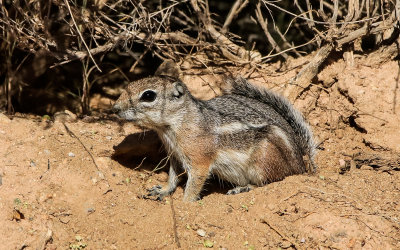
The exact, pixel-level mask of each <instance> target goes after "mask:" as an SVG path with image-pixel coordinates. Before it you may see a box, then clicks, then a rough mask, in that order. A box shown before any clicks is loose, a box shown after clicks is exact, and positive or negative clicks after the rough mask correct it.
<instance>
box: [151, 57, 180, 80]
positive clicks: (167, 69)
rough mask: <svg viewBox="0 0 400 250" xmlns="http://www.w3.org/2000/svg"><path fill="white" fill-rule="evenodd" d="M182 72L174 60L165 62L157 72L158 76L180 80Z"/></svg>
mask: <svg viewBox="0 0 400 250" xmlns="http://www.w3.org/2000/svg"><path fill="white" fill-rule="evenodd" d="M180 73H181V70H180V68H179V67H178V65H177V64H176V63H175V62H174V61H172V60H165V61H164V62H163V63H161V65H160V66H159V67H158V69H157V70H156V73H155V75H156V76H169V77H172V78H175V79H179V76H180Z"/></svg>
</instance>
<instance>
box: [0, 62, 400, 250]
mask: <svg viewBox="0 0 400 250" xmlns="http://www.w3.org/2000/svg"><path fill="white" fill-rule="evenodd" d="M367 59H368V58H355V60H354V64H353V65H349V64H348V63H347V62H345V61H343V60H338V61H336V62H333V63H331V64H330V65H327V66H326V67H325V68H324V69H323V70H322V71H321V73H320V74H319V75H318V79H316V81H315V83H317V84H314V85H312V86H311V88H310V89H309V90H308V91H307V92H305V93H304V94H303V96H301V98H300V99H299V101H298V102H296V103H295V105H296V106H298V107H299V108H300V109H302V110H303V112H304V113H305V115H306V117H307V118H308V120H309V121H310V123H311V125H312V127H313V130H314V131H315V134H316V136H317V138H318V140H319V141H320V142H321V144H320V146H319V147H320V151H319V153H318V156H317V164H318V165H319V170H318V173H317V174H315V175H312V176H307V175H300V176H291V177H288V178H286V179H285V180H283V181H280V182H276V183H272V184H269V185H267V186H265V187H262V188H257V189H255V190H254V191H251V192H249V193H243V194H239V195H234V196H227V195H225V194H224V192H225V191H226V189H228V188H229V184H223V186H220V185H219V184H218V180H212V181H210V184H209V185H208V186H207V187H206V189H207V190H209V191H207V192H206V193H205V194H204V197H203V199H202V200H200V201H199V202H196V203H189V204H187V203H183V202H182V198H183V189H182V187H179V188H178V189H177V191H176V192H175V194H174V195H173V196H172V197H168V198H166V199H165V200H164V201H162V202H156V201H153V200H150V199H146V198H145V196H144V195H145V194H146V189H148V188H150V187H152V186H153V185H156V184H165V183H166V180H167V174H166V168H167V167H165V160H161V161H159V159H156V158H157V154H155V155H154V148H155V149H156V152H158V150H161V149H160V148H159V144H158V143H156V142H154V140H153V139H149V145H150V146H149V147H150V148H151V149H152V150H150V151H151V153H153V157H150V156H149V157H148V158H146V159H145V160H144V161H142V160H141V159H142V158H141V155H140V154H133V155H135V156H136V157H137V159H127V160H126V159H125V160H123V159H122V158H119V157H120V156H121V154H122V155H123V154H125V156H126V152H129V150H136V151H138V150H140V151H141V152H142V151H145V150H146V147H145V146H143V145H142V146H143V147H140V148H133V149H132V148H129V147H128V148H127V147H125V146H124V144H120V143H121V142H122V141H123V140H124V139H125V138H127V136H129V135H130V134H132V133H134V132H138V131H139V130H138V129H137V128H135V127H133V126H132V125H130V124H125V125H120V124H118V123H117V122H115V121H113V120H112V119H104V118H96V117H91V118H90V119H89V118H87V119H83V120H78V121H76V122H74V120H75V118H74V117H72V118H71V119H67V120H69V121H70V122H66V123H65V124H66V126H64V125H63V124H62V123H61V122H59V121H58V120H59V119H58V118H57V120H56V121H50V120H49V119H47V117H36V116H29V115H24V116H22V115H20V116H15V117H13V118H12V119H10V118H9V117H7V116H5V115H3V114H1V115H0V140H1V142H2V143H1V145H0V155H1V160H0V178H1V179H0V220H1V222H2V226H1V227H0V234H1V235H2V238H3V239H4V240H3V241H2V243H1V245H0V248H1V249H22V248H27V249H33V248H42V249H44V248H46V249H56V248H61V249H65V248H75V249H82V248H85V247H86V248H88V249H132V248H140V249H155V248H177V247H178V246H181V247H182V248H183V249H186V248H200V247H211V246H212V247H214V248H228V249H238V248H248V249H254V248H255V249H261V248H276V247H280V248H316V247H321V248H339V249H343V248H362V247H364V248H373V249H377V248H379V249H385V248H386V249H388V248H400V221H399V220H400V218H399V214H400V202H399V200H400V172H399V171H397V170H399V168H400V167H399V158H400V156H399V152H400V148H399V147H400V144H399V142H400V133H399V132H398V131H400V125H399V124H400V121H399V119H400V116H399V114H398V113H399V112H400V104H399V102H400V101H399V100H398V99H399V96H400V93H399V88H398V85H397V81H398V79H397V78H398V64H397V62H395V61H388V62H385V63H382V64H380V65H375V64H373V63H370V62H371V60H367ZM302 60H304V59H302ZM302 63H303V62H301V61H300V60H297V61H296V60H295V61H293V62H292V66H293V70H292V71H290V72H289V73H288V74H286V75H279V74H278V73H271V75H268V76H264V77H263V78H260V77H259V76H252V75H250V76H249V77H250V78H252V81H253V82H255V83H257V84H261V83H262V84H264V85H267V86H270V87H273V88H274V89H276V90H277V91H279V90H280V89H279V87H280V86H281V83H285V82H287V80H288V79H289V78H290V77H292V76H293V75H295V74H296V72H297V71H298V69H299V67H295V66H296V64H297V65H301V64H302ZM271 67H274V66H271ZM211 78H212V77H211ZM211 78H209V79H211ZM203 79H204V78H203ZM191 82H192V86H190V87H191V88H192V89H195V88H196V84H199V85H198V86H203V88H207V86H208V85H206V84H204V82H202V81H201V80H198V81H197V82H196V81H191ZM209 82H212V84H214V83H213V81H212V79H211V80H209ZM208 90H209V86H208ZM200 92H202V91H199V93H200ZM204 96H205V97H209V95H208V94H204ZM67 116H68V114H67ZM139 138H140V137H139ZM148 138H152V137H151V135H150V137H148ZM117 145H119V147H116V149H117V150H120V151H119V153H120V154H119V156H118V154H117V155H115V156H114V158H113V159H111V156H112V155H113V153H114V149H113V146H117ZM121 152H122V153H121ZM128 154H131V153H128ZM160 154H162V152H160ZM152 160H153V162H152ZM158 162H160V163H159V164H158ZM154 169H160V170H157V171H154Z"/></svg>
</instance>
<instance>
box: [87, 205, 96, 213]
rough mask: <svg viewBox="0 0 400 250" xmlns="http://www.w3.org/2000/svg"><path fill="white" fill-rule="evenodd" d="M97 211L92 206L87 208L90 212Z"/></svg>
mask: <svg viewBox="0 0 400 250" xmlns="http://www.w3.org/2000/svg"><path fill="white" fill-rule="evenodd" d="M95 211H96V209H94V208H92V207H90V208H88V209H87V212H88V214H91V213H94V212H95Z"/></svg>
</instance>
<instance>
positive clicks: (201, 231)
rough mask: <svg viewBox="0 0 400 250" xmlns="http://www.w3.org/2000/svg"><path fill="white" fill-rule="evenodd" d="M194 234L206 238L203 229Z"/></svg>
mask: <svg viewBox="0 0 400 250" xmlns="http://www.w3.org/2000/svg"><path fill="white" fill-rule="evenodd" d="M196 233H197V234H198V235H200V236H201V237H204V236H206V231H204V230H203V229H198V230H197V231H196Z"/></svg>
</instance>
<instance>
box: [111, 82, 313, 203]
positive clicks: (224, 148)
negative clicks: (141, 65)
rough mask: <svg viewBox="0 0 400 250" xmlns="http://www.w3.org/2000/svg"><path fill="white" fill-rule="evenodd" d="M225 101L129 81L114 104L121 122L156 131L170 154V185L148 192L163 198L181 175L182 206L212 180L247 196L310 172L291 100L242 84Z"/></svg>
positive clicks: (180, 86) (309, 144) (173, 85)
mask: <svg viewBox="0 0 400 250" xmlns="http://www.w3.org/2000/svg"><path fill="white" fill-rule="evenodd" d="M228 86H229V87H228V89H227V90H226V91H225V93H224V95H222V96H219V97H215V98H213V99H210V100H207V101H202V100H199V99H196V98H195V97H193V96H192V95H191V93H190V92H189V91H188V89H187V87H186V85H185V84H184V83H182V82H181V81H180V80H178V79H177V78H174V77H171V76H163V75H158V76H154V77H148V78H144V79H141V80H138V81H136V82H133V83H131V84H130V85H129V86H128V87H127V88H126V90H125V91H124V92H123V93H122V94H121V96H120V97H119V99H118V100H117V101H116V103H115V105H114V106H113V110H114V112H118V115H119V116H120V117H121V118H124V119H126V120H129V121H132V122H134V123H135V124H137V125H139V126H142V127H145V128H148V129H151V130H154V131H156V132H157V134H158V136H159V137H160V138H161V140H162V142H163V144H164V146H165V147H166V149H167V151H168V152H169V154H170V169H169V179H168V184H167V185H166V186H165V187H161V186H159V185H157V186H154V187H153V188H152V189H150V190H149V195H151V196H155V197H157V199H159V200H162V199H163V198H164V197H165V196H167V195H170V194H171V193H172V192H174V191H175V189H176V187H177V184H178V179H179V176H178V175H177V171H179V170H184V171H185V172H186V174H187V177H188V178H187V183H186V187H185V192H184V201H195V200H198V199H199V198H200V193H201V191H202V188H203V186H204V184H205V182H206V180H207V178H208V177H209V176H210V175H217V176H218V177H219V178H220V179H222V180H225V181H228V182H230V183H232V184H233V185H234V186H236V187H235V188H233V189H231V190H229V191H228V193H227V194H237V193H240V192H245V191H249V190H251V189H252V188H254V187H255V186H263V185H265V184H267V183H271V182H274V181H279V180H282V179H283V178H285V177H286V176H289V175H294V174H301V173H304V172H307V171H314V170H315V167H316V166H315V164H314V161H313V158H314V154H315V148H316V147H315V144H314V141H313V135H312V132H311V130H310V127H309V125H308V124H307V122H306V121H305V120H304V118H303V116H302V115H301V114H300V112H299V111H297V110H296V109H294V107H293V106H292V105H291V104H290V103H289V101H288V100H287V99H285V98H283V97H281V96H279V95H277V94H275V93H274V92H272V91H270V90H268V89H265V88H260V87H255V86H253V85H251V84H250V83H248V82H247V81H246V80H245V79H243V78H237V79H233V80H230V81H229V82H228Z"/></svg>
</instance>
